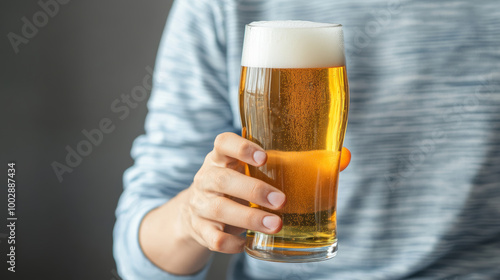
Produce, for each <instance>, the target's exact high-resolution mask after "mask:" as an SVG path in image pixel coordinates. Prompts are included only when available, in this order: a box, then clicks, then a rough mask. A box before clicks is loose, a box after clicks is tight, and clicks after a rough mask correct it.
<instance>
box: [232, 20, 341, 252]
mask: <svg viewBox="0 0 500 280" xmlns="http://www.w3.org/2000/svg"><path fill="white" fill-rule="evenodd" d="M239 100H240V114H241V122H242V136H243V137H245V138H246V139H249V140H250V141H252V142H254V143H257V144H259V145H260V146H261V147H262V148H264V149H265V150H266V153H267V162H266V164H265V165H264V166H262V167H253V166H249V165H247V166H246V174H247V175H248V176H251V177H254V178H257V179H260V180H262V181H265V182H267V183H268V184H271V185H273V186H274V187H276V188H278V189H280V190H281V191H283V192H284V193H285V195H286V204H285V206H284V208H282V209H281V210H279V211H273V210H270V209H267V208H264V207H261V206H259V205H255V204H253V203H250V206H251V207H255V208H260V209H263V210H265V211H268V212H271V213H274V214H276V215H278V216H280V217H281V219H282V221H283V227H282V229H281V231H280V232H278V233H276V234H263V233H260V232H255V231H251V230H248V231H247V242H246V246H245V251H246V253H247V254H249V255H250V256H252V257H254V258H257V259H261V260H267V261H278V262H312V261H320V260H326V259H329V258H333V257H334V256H335V254H336V252H337V235H336V199H337V183H338V174H339V163H340V153H341V150H342V144H343V141H344V134H345V130H346V125H347V113H348V106H349V88H348V83H347V76H346V67H345V55H344V41H343V31H342V25H340V24H325V23H314V22H304V21H269V22H253V23H251V24H248V25H247V26H246V29H245V38H244V45H243V56H242V71H241V84H240V92H239Z"/></svg>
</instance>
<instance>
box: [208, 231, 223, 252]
mask: <svg viewBox="0 0 500 280" xmlns="http://www.w3.org/2000/svg"><path fill="white" fill-rule="evenodd" d="M225 241H226V238H225V236H224V235H223V234H222V232H217V233H216V234H214V235H213V236H212V238H211V240H210V242H209V246H208V249H210V250H211V251H217V252H220V251H222V248H223V247H224V243H225Z"/></svg>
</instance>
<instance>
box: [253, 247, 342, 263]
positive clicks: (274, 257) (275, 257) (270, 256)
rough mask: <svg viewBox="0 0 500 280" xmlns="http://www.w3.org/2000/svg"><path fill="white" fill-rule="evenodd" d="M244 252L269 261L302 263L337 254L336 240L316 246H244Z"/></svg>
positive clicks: (323, 259) (329, 257) (326, 258)
mask: <svg viewBox="0 0 500 280" xmlns="http://www.w3.org/2000/svg"><path fill="white" fill-rule="evenodd" d="M245 252H246V253H247V254H248V255H249V256H250V257H252V258H256V259H258V260H263V261H271V262H287V263H304V262H319V261H326V260H329V259H331V258H333V257H335V256H336V255H337V242H335V243H333V244H332V245H329V246H323V247H316V248H277V247H274V248H268V249H267V250H263V249H255V248H254V249H251V248H249V247H248V246H245Z"/></svg>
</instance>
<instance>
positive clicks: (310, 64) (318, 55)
mask: <svg viewBox="0 0 500 280" xmlns="http://www.w3.org/2000/svg"><path fill="white" fill-rule="evenodd" d="M241 65H242V66H246V67H259V68H322V67H338V66H344V65H345V55H344V34H343V32H342V25H340V24H329V23H316V22H310V21H256V22H252V23H250V24H248V25H247V26H246V29H245V41H244V44H243V56H242V60H241Z"/></svg>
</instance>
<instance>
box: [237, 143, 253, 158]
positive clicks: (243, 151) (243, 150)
mask: <svg viewBox="0 0 500 280" xmlns="http://www.w3.org/2000/svg"><path fill="white" fill-rule="evenodd" d="M251 152H252V145H250V143H248V142H247V141H243V142H242V143H241V145H240V147H239V149H238V153H237V155H238V157H239V158H240V159H241V158H244V157H247V156H249V155H250V153H251Z"/></svg>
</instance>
